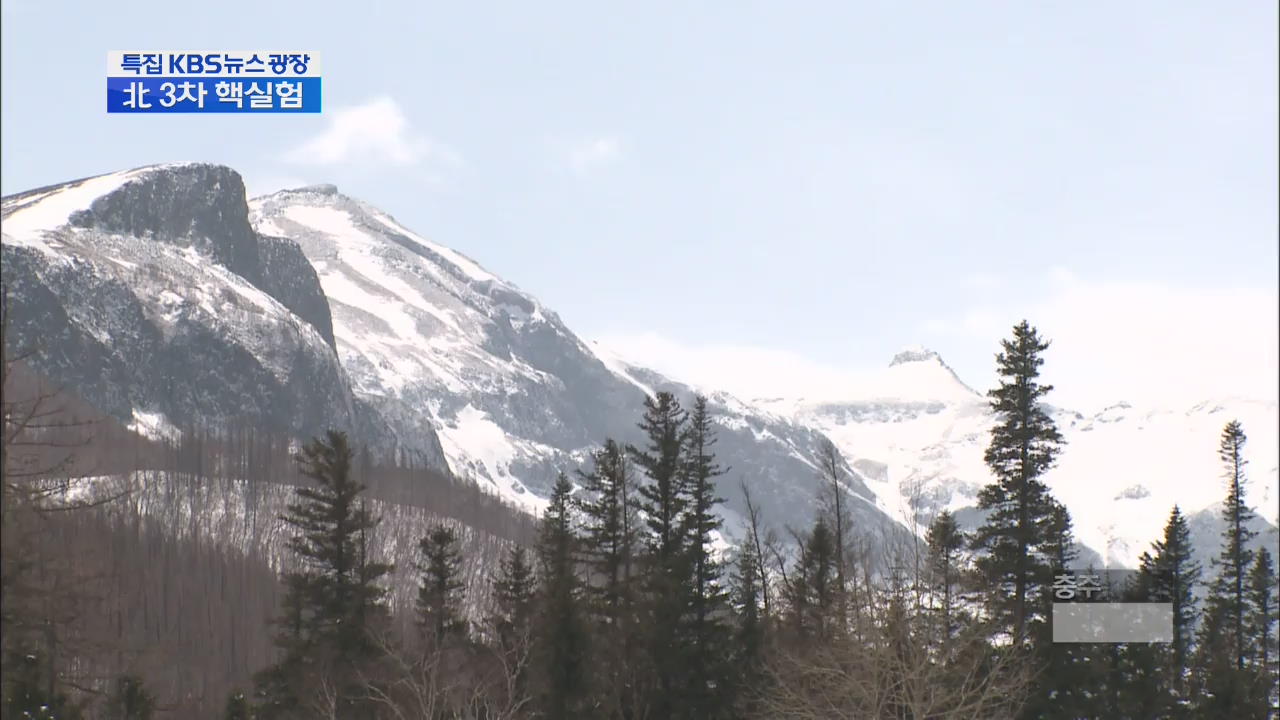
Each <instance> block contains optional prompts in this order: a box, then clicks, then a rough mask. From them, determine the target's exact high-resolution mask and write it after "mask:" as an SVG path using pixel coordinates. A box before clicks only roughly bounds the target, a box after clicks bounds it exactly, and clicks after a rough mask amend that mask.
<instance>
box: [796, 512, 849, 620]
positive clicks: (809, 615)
mask: <svg viewBox="0 0 1280 720" xmlns="http://www.w3.org/2000/svg"><path fill="white" fill-rule="evenodd" d="M836 579H837V578H836V546H835V537H834V535H833V534H832V532H831V528H830V527H828V526H827V519H826V517H825V515H819V516H818V519H817V521H816V522H814V525H813V530H812V531H811V532H810V533H809V536H808V537H807V538H805V540H804V543H803V544H802V545H801V547H800V562H799V564H798V566H797V567H796V569H795V573H794V575H793V577H792V578H791V582H790V587H788V596H789V598H788V599H789V600H790V605H791V607H790V611H791V624H792V627H793V628H794V629H795V631H796V635H797V637H798V638H799V639H802V640H803V641H805V642H810V643H825V642H828V641H830V640H831V639H832V637H833V634H834V630H835V625H836V622H835V620H836V609H837V605H836V603H837V600H838V590H839V588H838V587H837V582H836Z"/></svg>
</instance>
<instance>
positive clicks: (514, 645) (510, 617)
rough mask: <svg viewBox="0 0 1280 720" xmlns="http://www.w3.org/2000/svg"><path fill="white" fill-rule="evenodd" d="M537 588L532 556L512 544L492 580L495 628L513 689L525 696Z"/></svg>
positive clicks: (517, 693) (493, 626)
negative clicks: (512, 682) (511, 677)
mask: <svg viewBox="0 0 1280 720" xmlns="http://www.w3.org/2000/svg"><path fill="white" fill-rule="evenodd" d="M537 592H538V585H537V578H536V576H535V575H534V571H533V565H532V564H531V563H530V562H529V553H528V552H527V551H526V550H525V549H524V548H523V547H521V546H519V545H513V546H511V548H509V549H508V550H507V554H506V556H505V557H504V558H502V560H501V561H500V562H499V563H498V575H497V577H495V578H494V579H493V611H492V614H491V616H490V625H491V626H492V628H493V633H494V643H495V645H496V650H497V651H498V652H499V653H501V655H502V657H503V658H504V660H505V665H506V667H507V669H508V672H512V673H514V678H513V679H514V686H513V688H512V689H513V690H514V693H515V695H516V696H517V697H526V696H527V692H528V684H529V664H528V659H529V657H528V656H529V654H530V651H531V648H532V644H533V619H534V611H535V603H536V599H537Z"/></svg>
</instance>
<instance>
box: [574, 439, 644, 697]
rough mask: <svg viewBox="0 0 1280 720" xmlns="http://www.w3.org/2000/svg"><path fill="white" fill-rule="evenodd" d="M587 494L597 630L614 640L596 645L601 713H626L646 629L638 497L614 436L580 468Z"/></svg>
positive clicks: (586, 539)
mask: <svg viewBox="0 0 1280 720" xmlns="http://www.w3.org/2000/svg"><path fill="white" fill-rule="evenodd" d="M578 476H579V478H580V480H581V484H582V493H581V495H580V499H579V500H578V502H577V508H578V510H579V512H580V514H581V518H582V525H583V527H582V535H583V538H582V539H583V542H582V548H583V555H584V556H585V558H586V567H587V571H588V577H589V578H590V581H589V582H588V583H587V587H586V589H587V592H588V594H589V597H590V602H589V603H588V604H589V611H590V614H591V616H592V618H593V622H594V624H595V626H596V628H595V629H596V631H597V632H598V633H599V634H600V635H601V636H604V637H609V638H610V639H611V641H610V642H608V643H599V644H596V645H595V646H594V647H593V653H594V654H593V658H592V667H593V670H594V673H595V676H596V682H595V683H594V686H595V688H596V692H597V694H598V695H599V697H598V700H599V703H600V711H599V712H600V714H601V715H602V716H605V717H623V716H624V706H626V705H628V704H629V703H632V704H633V703H634V694H635V693H636V692H637V690H636V682H635V678H634V675H635V674H636V671H637V670H638V669H639V668H638V665H639V663H638V662H637V660H638V658H637V655H638V653H639V652H640V650H641V647H642V641H643V636H644V635H645V628H643V627H642V625H641V623H640V622H639V621H638V620H639V619H638V617H637V607H636V588H635V583H634V581H633V580H634V578H633V574H634V563H635V559H636V534H637V527H636V525H637V522H638V517H637V499H636V496H635V489H634V480H633V478H632V474H631V469H630V464H629V462H628V460H627V454H626V451H625V450H624V449H623V448H622V446H620V445H619V444H618V443H616V442H615V441H613V440H611V439H610V440H606V441H605V443H604V446H603V447H602V448H600V449H599V450H597V451H595V452H594V453H593V454H592V467H591V469H590V470H589V471H586V472H583V471H582V470H579V471H578Z"/></svg>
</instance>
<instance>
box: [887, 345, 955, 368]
mask: <svg viewBox="0 0 1280 720" xmlns="http://www.w3.org/2000/svg"><path fill="white" fill-rule="evenodd" d="M929 360H936V361H937V362H938V363H940V364H942V365H945V364H946V363H944V362H942V356H941V355H939V354H938V353H936V352H934V351H933V350H930V349H929V348H927V347H925V346H923V345H908V346H907V347H904V348H903V349H902V350H899V351H898V354H897V355H894V356H893V360H891V361H890V362H889V367H894V366H896V365H904V364H906V363H914V362H927V361H929Z"/></svg>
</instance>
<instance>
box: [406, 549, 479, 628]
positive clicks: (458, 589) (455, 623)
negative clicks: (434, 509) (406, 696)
mask: <svg viewBox="0 0 1280 720" xmlns="http://www.w3.org/2000/svg"><path fill="white" fill-rule="evenodd" d="M418 549H419V553H420V554H421V556H422V560H421V561H420V563H419V564H418V571H419V572H421V573H422V576H421V579H420V580H419V582H418V598H417V604H416V607H417V610H418V622H419V623H420V624H421V627H422V632H423V638H424V639H425V640H426V643H427V651H428V652H431V651H438V650H443V649H445V648H446V647H449V646H455V645H459V644H462V643H465V642H466V641H467V638H468V636H469V628H468V624H467V620H466V616H465V614H464V611H463V608H462V602H463V593H464V591H465V590H466V584H465V583H464V582H463V581H462V551H461V549H460V548H459V543H458V535H457V533H456V532H454V530H453V528H451V527H449V526H448V525H437V526H436V527H435V528H433V529H432V530H431V532H429V533H427V535H426V536H425V537H423V538H422V540H420V541H419V543H418Z"/></svg>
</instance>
